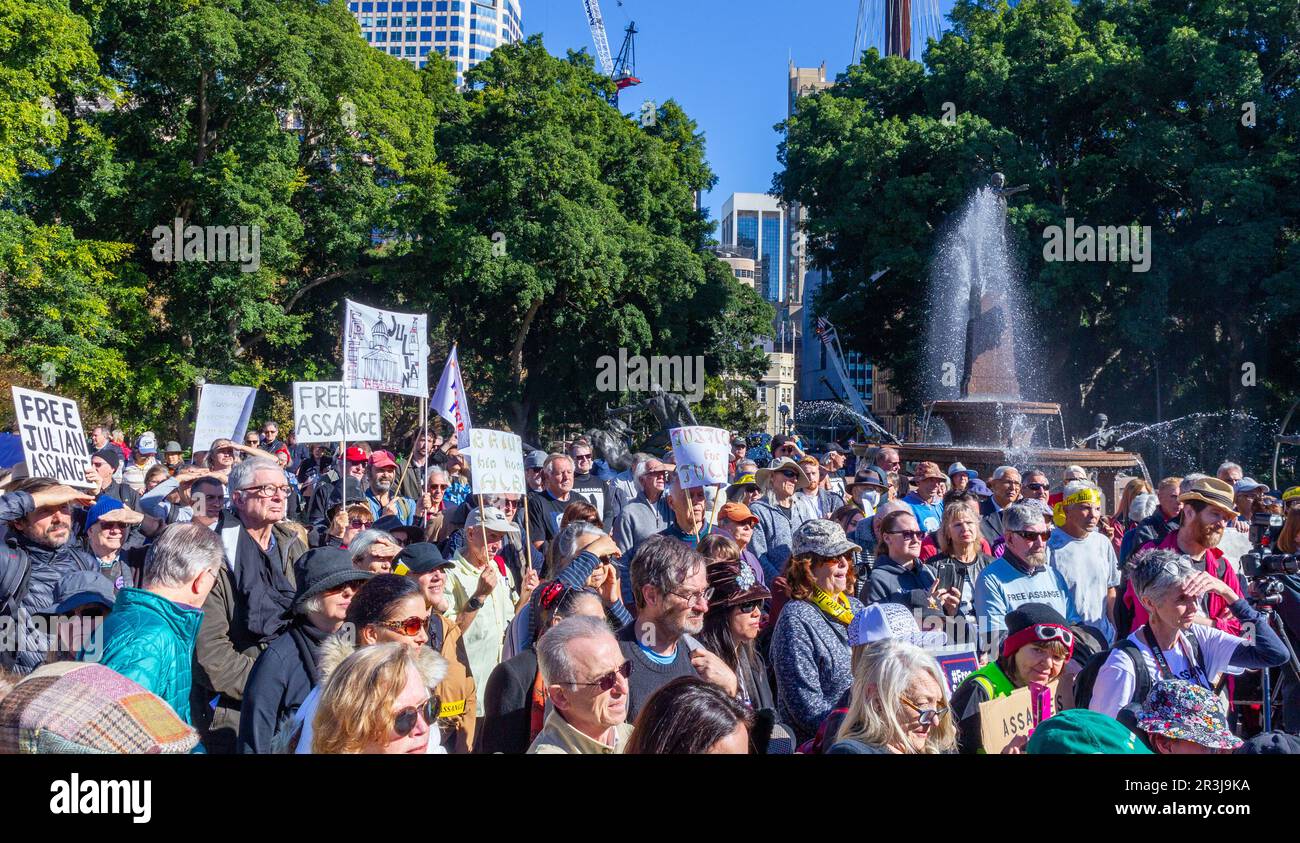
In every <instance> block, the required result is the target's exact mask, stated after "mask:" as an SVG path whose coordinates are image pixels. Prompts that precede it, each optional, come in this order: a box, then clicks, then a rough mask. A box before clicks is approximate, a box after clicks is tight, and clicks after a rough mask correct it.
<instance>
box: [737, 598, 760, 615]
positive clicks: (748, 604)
mask: <svg viewBox="0 0 1300 843" xmlns="http://www.w3.org/2000/svg"><path fill="white" fill-rule="evenodd" d="M762 605H763V601H762V600H747V601H745V602H744V603H737V604H736V611H738V612H740V613H741V614H742V615H750V614H753V613H754V610H755V609H757V608H758V607H760V606H762Z"/></svg>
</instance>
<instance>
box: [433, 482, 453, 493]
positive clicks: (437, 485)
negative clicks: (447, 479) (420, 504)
mask: <svg viewBox="0 0 1300 843" xmlns="http://www.w3.org/2000/svg"><path fill="white" fill-rule="evenodd" d="M449 488H451V487H450V486H448V485H447V484H446V483H430V484H429V491H430V492H432V491H434V490H435V489H437V490H440V491H443V492H445V491H447V490H448V489H449Z"/></svg>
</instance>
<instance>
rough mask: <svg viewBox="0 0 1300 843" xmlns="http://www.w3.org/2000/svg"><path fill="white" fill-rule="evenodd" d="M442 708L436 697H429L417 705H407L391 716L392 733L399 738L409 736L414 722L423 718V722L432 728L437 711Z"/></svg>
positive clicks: (436, 717)
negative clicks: (395, 733)
mask: <svg viewBox="0 0 1300 843" xmlns="http://www.w3.org/2000/svg"><path fill="white" fill-rule="evenodd" d="M440 708H442V703H440V702H439V701H438V698H437V697H429V698H428V699H427V700H425V701H424V702H422V703H420V704H419V705H408V706H407V707H406V708H404V709H402V710H401V711H399V712H397V714H395V715H393V731H394V732H397V736H398V737H399V738H404V737H406V736H407V735H409V734H411V730H412V729H414V728H415V723H416V721H417V720H418V719H419V718H420V717H421V716H423V717H424V722H425V723H427V724H428V725H430V726H432V725H433V721H435V720H437V719H438V710H439V709H440Z"/></svg>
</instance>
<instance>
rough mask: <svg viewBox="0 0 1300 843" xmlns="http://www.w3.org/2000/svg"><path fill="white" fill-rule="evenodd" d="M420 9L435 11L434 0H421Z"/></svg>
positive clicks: (422, 10)
mask: <svg viewBox="0 0 1300 843" xmlns="http://www.w3.org/2000/svg"><path fill="white" fill-rule="evenodd" d="M420 11H421V12H432V11H433V0H420Z"/></svg>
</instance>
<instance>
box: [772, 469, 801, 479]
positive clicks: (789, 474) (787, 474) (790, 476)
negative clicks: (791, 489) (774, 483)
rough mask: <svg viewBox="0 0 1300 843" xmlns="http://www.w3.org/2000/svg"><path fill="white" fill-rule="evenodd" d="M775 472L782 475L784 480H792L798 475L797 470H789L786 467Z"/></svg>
mask: <svg viewBox="0 0 1300 843" xmlns="http://www.w3.org/2000/svg"><path fill="white" fill-rule="evenodd" d="M777 473H778V474H780V475H781V476H782V477H784V478H785V479H786V480H794V479H795V478H797V477H798V476H799V472H797V471H790V470H789V469H786V470H785V471H778V472H777Z"/></svg>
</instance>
